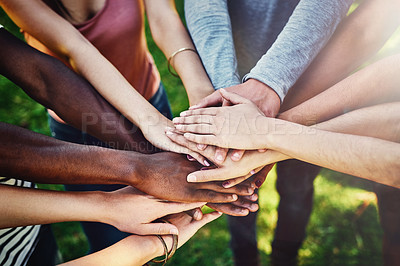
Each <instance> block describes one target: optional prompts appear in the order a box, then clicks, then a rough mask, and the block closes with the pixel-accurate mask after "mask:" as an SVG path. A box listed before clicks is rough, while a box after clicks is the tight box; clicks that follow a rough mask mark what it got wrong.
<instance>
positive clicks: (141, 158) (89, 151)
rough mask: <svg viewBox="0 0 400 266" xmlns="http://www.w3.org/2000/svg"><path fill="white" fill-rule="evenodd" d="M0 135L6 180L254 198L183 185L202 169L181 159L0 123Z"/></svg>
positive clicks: (186, 197) (0, 164)
mask: <svg viewBox="0 0 400 266" xmlns="http://www.w3.org/2000/svg"><path fill="white" fill-rule="evenodd" d="M0 132H1V134H0V136H1V142H0V151H1V152H0V174H1V175H2V176H5V177H15V178H20V179H23V180H28V181H32V182H37V183H45V184H123V185H130V186H133V187H136V188H137V189H140V190H141V191H143V192H145V193H147V194H149V195H153V196H156V197H157V198H162V199H167V200H172V201H183V202H218V203H222V202H232V201H235V200H236V199H237V195H236V194H238V195H251V194H253V190H252V189H249V188H248V187H247V186H242V187H237V188H234V189H225V188H224V187H223V186H222V185H221V183H213V184H203V185H200V186H197V185H193V184H189V183H187V182H186V175H187V174H189V173H190V172H193V171H196V170H198V169H199V168H200V165H199V164H198V163H196V162H189V161H188V160H187V159H186V158H185V157H184V156H182V155H180V154H175V153H169V152H162V153H156V154H141V153H138V152H130V151H118V150H114V149H107V148H102V147H97V146H86V145H79V144H74V143H68V142H64V141H60V140H56V139H54V138H51V137H47V136H44V135H40V134H38V133H34V132H31V131H29V130H26V129H22V128H19V127H17V126H13V125H9V124H5V123H0ZM32 158H35V159H34V160H32ZM171 162H174V163H173V164H172V163H171Z"/></svg>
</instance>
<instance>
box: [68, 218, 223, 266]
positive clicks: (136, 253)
mask: <svg viewBox="0 0 400 266" xmlns="http://www.w3.org/2000/svg"><path fill="white" fill-rule="evenodd" d="M220 215H221V214H219V213H217V212H212V213H208V214H205V215H204V217H203V219H201V220H199V221H195V220H193V219H192V217H190V216H188V215H186V214H184V213H180V214H176V215H171V216H169V217H168V218H167V220H168V221H169V222H171V223H172V224H173V225H175V226H176V227H177V228H178V229H179V232H180V233H179V238H178V248H179V247H181V246H182V245H184V244H185V243H186V242H187V241H188V240H189V239H190V238H191V237H192V236H193V235H194V234H195V233H196V232H197V231H198V230H199V229H200V228H201V227H202V226H204V225H205V224H207V223H209V222H211V221H213V220H215V219H217V218H218V217H219V216H220ZM163 238H164V240H165V242H166V244H167V248H168V250H171V247H172V238H171V237H170V236H168V237H163ZM163 254H165V253H164V248H163V246H162V244H161V242H160V240H159V239H157V237H155V236H129V237H127V238H125V239H123V240H121V241H119V242H118V243H116V244H114V245H112V246H110V247H108V248H106V249H103V250H101V251H99V252H96V253H93V254H90V255H87V256H85V257H83V258H80V259H77V260H74V261H71V262H67V263H65V264H63V265H104V266H107V265H116V266H117V265H118V266H123V265H138V266H139V265H143V264H145V263H146V262H148V261H149V260H151V259H152V258H154V257H156V256H161V255H163Z"/></svg>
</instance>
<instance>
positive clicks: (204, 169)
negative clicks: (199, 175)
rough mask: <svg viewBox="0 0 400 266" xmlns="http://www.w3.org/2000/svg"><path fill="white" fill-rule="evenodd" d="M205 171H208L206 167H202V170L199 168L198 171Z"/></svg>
mask: <svg viewBox="0 0 400 266" xmlns="http://www.w3.org/2000/svg"><path fill="white" fill-rule="evenodd" d="M206 170H208V167H202V168H200V171H206Z"/></svg>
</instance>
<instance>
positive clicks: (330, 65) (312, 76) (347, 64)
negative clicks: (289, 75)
mask: <svg viewBox="0 0 400 266" xmlns="http://www.w3.org/2000/svg"><path fill="white" fill-rule="evenodd" d="M399 3H400V2H399V1H394V0H393V1H392V0H388V1H373V0H366V1H363V2H362V3H361V4H360V6H359V7H358V8H357V9H356V10H355V11H354V12H352V13H351V14H350V15H349V16H348V17H346V18H345V19H344V20H343V21H342V22H341V23H340V25H339V26H338V28H337V30H336V31H335V33H334V34H333V36H332V38H331V39H330V40H329V42H328V43H327V45H326V46H325V47H324V48H323V49H322V50H321V52H320V53H319V54H318V56H317V57H316V58H315V59H314V60H313V62H312V63H311V65H310V66H309V67H308V68H307V70H306V71H305V72H304V73H303V74H302V75H301V77H300V78H299V79H298V80H297V82H296V83H295V85H294V86H293V87H292V88H291V89H290V90H289V93H288V95H287V96H286V97H285V101H284V102H283V106H282V111H285V110H288V109H289V108H292V107H294V106H296V105H298V104H300V103H302V102H304V101H306V100H307V99H309V98H311V97H313V96H315V95H317V94H318V93H321V92H322V91H324V90H325V89H327V88H329V87H331V86H333V85H334V84H336V83H337V82H339V81H340V80H342V79H344V78H346V77H347V76H348V75H349V74H350V73H351V72H352V71H354V70H355V69H356V68H357V67H359V66H360V65H361V64H362V63H363V62H365V61H366V60H367V59H368V58H370V57H371V56H373V55H374V54H375V53H376V52H377V51H378V50H379V49H380V48H381V47H382V46H383V45H384V43H385V42H386V41H387V39H388V38H389V37H390V35H391V34H392V33H393V32H394V31H395V30H396V28H397V27H398V25H399V23H400V21H399V20H400V17H399V16H398V11H399Z"/></svg>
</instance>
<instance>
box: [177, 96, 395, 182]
mask: <svg viewBox="0 0 400 266" xmlns="http://www.w3.org/2000/svg"><path fill="white" fill-rule="evenodd" d="M221 93H222V95H223V96H224V97H225V98H226V99H227V100H229V101H231V102H232V103H234V104H237V105H235V106H232V107H222V108H211V109H210V108H208V109H199V110H192V111H187V112H188V114H189V116H187V117H181V121H180V123H181V124H180V126H179V127H178V129H179V130H182V131H184V132H196V134H193V133H185V134H184V136H185V137H186V138H187V139H188V140H189V141H193V142H196V143H203V144H210V145H217V146H222V147H226V148H238V149H260V148H267V149H271V150H274V151H279V152H281V153H283V154H286V155H287V156H290V157H293V158H296V159H300V160H304V161H307V162H310V163H314V164H318V165H321V166H324V167H328V168H331V169H334V170H337V171H342V172H345V173H348V174H352V175H357V176H360V177H363V178H368V179H371V180H374V181H376V182H381V183H385V184H389V185H392V186H399V183H396V182H397V181H396V179H397V173H398V169H399V167H400V165H399V163H398V162H397V161H398V160H396V159H397V158H398V153H399V151H400V149H399V144H397V143H396V142H399V139H400V130H399V126H398V125H399V121H400V115H399V114H400V104H399V103H398V102H396V103H388V104H383V105H377V106H372V107H368V108H363V109H359V110H355V111H353V112H350V113H347V114H345V115H342V116H339V117H337V118H334V119H332V120H330V121H327V122H324V123H321V124H319V125H316V126H315V127H306V126H302V125H299V124H295V123H291V122H287V121H283V120H279V119H271V118H267V117H265V116H263V115H262V114H261V112H260V111H259V110H258V111H257V108H256V107H255V105H254V104H252V103H251V102H250V101H248V100H247V99H245V98H242V97H240V96H238V95H236V94H232V93H227V92H225V91H224V90H222V91H221ZM240 116H241V118H242V119H240V118H239V119H233V118H237V117H240ZM185 121H190V122H189V124H186V122H185ZM327 130H329V131H332V132H339V133H332V132H328V131H327ZM198 133H201V135H199V134H198ZM355 134H359V135H360V136H354V135H355ZM238 138H240V139H241V141H237V139H238ZM335 138H337V140H336V139H335ZM375 150H376V151H375ZM271 155H272V157H271ZM246 156H255V158H253V160H254V161H257V157H258V158H259V159H260V158H261V157H264V159H265V161H264V163H260V166H262V165H266V164H270V163H272V162H275V161H276V159H278V160H280V159H285V158H280V157H282V156H280V155H279V154H271V152H269V153H268V152H267V153H266V154H262V153H260V154H257V153H254V152H253V153H252V154H246V155H245V156H244V158H243V159H242V161H244V163H243V162H237V163H236V167H237V168H236V169H241V167H239V165H240V164H241V165H242V166H244V167H246V166H245V164H247V166H248V165H249V163H248V162H247V160H246ZM274 156H275V160H274ZM271 160H272V161H271ZM246 162H247V163H246ZM253 167H254V165H253ZM245 169H246V171H249V170H250V169H249V168H245ZM218 170H219V169H217V170H209V171H203V172H196V173H194V174H192V175H194V176H195V178H194V180H193V181H196V182H204V181H209V180H210V179H209V177H208V176H209V175H212V176H215V175H216V174H217V171H218ZM242 170H243V169H242ZM213 171H214V172H213ZM220 172H222V171H220ZM237 172H240V171H239V170H237ZM220 174H221V173H220ZM236 176H238V175H236ZM236 176H229V178H233V177H236ZM207 178H208V179H207Z"/></svg>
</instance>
